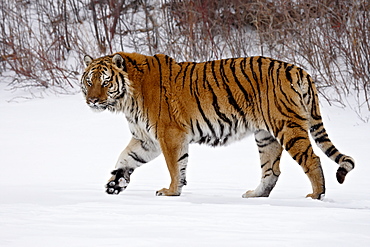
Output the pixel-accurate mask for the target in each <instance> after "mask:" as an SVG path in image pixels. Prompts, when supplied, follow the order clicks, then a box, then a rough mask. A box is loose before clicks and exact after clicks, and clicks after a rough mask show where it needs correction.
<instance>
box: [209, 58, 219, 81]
mask: <svg viewBox="0 0 370 247" xmlns="http://www.w3.org/2000/svg"><path fill="white" fill-rule="evenodd" d="M211 65H212V66H211V68H212V75H213V79H214V81H215V82H216V85H217V87H220V84H219V83H218V81H217V76H216V72H215V61H212V62H211Z"/></svg>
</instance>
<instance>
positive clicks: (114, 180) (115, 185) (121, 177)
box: [105, 168, 133, 195]
mask: <svg viewBox="0 0 370 247" xmlns="http://www.w3.org/2000/svg"><path fill="white" fill-rule="evenodd" d="M132 172H133V169H128V170H124V169H122V168H119V169H117V170H114V171H112V175H113V176H112V177H111V178H110V179H109V181H108V183H107V184H106V186H105V187H106V188H107V189H106V192H107V193H108V194H115V195H117V194H119V193H120V192H121V191H123V190H125V189H126V188H127V186H128V184H129V183H130V175H131V174H132Z"/></svg>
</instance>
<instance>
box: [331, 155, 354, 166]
mask: <svg viewBox="0 0 370 247" xmlns="http://www.w3.org/2000/svg"><path fill="white" fill-rule="evenodd" d="M343 156H344V155H343V154H338V155H337V157H335V163H337V164H339V160H340V158H342V157H343ZM351 161H352V160H351Z"/></svg>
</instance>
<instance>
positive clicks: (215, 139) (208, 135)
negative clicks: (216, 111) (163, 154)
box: [190, 120, 254, 147]
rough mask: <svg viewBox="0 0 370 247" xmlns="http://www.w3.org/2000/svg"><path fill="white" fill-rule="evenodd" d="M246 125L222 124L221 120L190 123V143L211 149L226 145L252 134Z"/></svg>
mask: <svg viewBox="0 0 370 247" xmlns="http://www.w3.org/2000/svg"><path fill="white" fill-rule="evenodd" d="M253 131H254V130H253V128H250V127H249V125H248V123H245V122H242V121H238V120H234V121H233V122H229V123H223V122H222V121H221V120H217V121H215V122H212V123H211V122H208V123H206V122H203V123H200V121H195V122H191V132H190V133H191V138H190V140H191V141H190V143H198V144H206V145H210V146H213V147H216V146H224V145H228V144H230V143H232V142H234V141H238V140H240V139H243V138H244V137H246V136H248V135H250V134H252V133H253Z"/></svg>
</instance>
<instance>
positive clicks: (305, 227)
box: [0, 83, 370, 247]
mask: <svg viewBox="0 0 370 247" xmlns="http://www.w3.org/2000/svg"><path fill="white" fill-rule="evenodd" d="M19 96H22V92H21V91H20V90H19V91H17V92H16V93H12V92H10V91H7V90H6V85H5V84H4V83H0V134H1V139H0V140H1V141H0V169H1V170H0V186H1V189H0V246H11V247H15V246H22V247H24V246H53V247H58V246H63V247H64V246H69V247H74V246H161V247H166V246H171V247H172V246H213V247H215V246H268V245H270V246H329V247H330V246H370V234H369V233H370V193H369V192H370V179H368V176H369V173H370V166H369V165H368V158H367V152H369V141H368V140H369V139H370V132H369V123H367V124H366V123H363V122H361V120H360V119H359V118H358V117H357V116H356V114H355V113H354V112H353V111H350V110H346V109H340V108H335V107H330V106H328V105H327V104H326V103H325V102H322V112H323V117H324V124H325V126H326V129H327V130H328V132H329V135H330V137H331V139H332V140H333V142H334V143H335V144H336V146H337V147H338V148H339V149H340V150H341V151H342V152H344V153H345V154H348V155H351V156H352V157H354V158H355V160H356V167H355V170H353V171H352V172H351V173H349V174H348V176H347V178H346V181H345V182H344V184H343V185H340V184H338V183H337V182H336V179H335V172H336V169H337V165H336V164H335V163H334V162H332V161H331V160H330V159H329V158H327V157H326V156H325V155H324V154H323V153H322V152H321V151H319V150H318V149H315V150H316V153H317V154H318V155H320V157H321V161H322V164H323V169H324V173H325V176H326V177H325V178H326V189H327V193H326V197H325V199H324V200H323V201H317V200H312V199H307V198H305V195H306V194H307V193H309V192H311V188H310V183H309V181H308V178H307V177H306V175H305V174H304V173H303V171H302V169H301V168H300V167H299V166H298V165H297V164H296V163H295V162H294V161H293V160H292V159H291V158H290V157H289V155H288V154H287V153H284V154H283V157H282V164H281V170H282V175H281V176H280V179H279V181H278V183H277V185H276V187H275V189H274V190H273V192H272V193H271V196H270V197H269V198H250V199H243V198H242V197H241V195H242V194H243V193H244V192H245V191H246V190H249V189H254V188H255V187H256V186H257V185H258V183H259V179H260V168H259V167H260V165H259V158H258V151H257V148H256V145H255V143H254V138H253V137H247V138H246V139H244V140H242V141H240V142H238V143H235V144H232V145H229V146H227V147H221V148H210V147H206V146H199V145H192V146H191V148H190V152H189V154H190V156H189V166H188V172H187V180H188V185H187V186H185V187H184V188H183V194H182V195H181V196H180V197H156V196H155V191H156V190H158V189H161V188H162V187H167V186H168V185H169V174H168V171H167V168H166V165H165V163H164V159H163V157H162V156H160V157H159V158H157V159H156V160H154V161H152V162H150V163H149V164H145V165H144V166H143V167H141V168H139V169H137V170H136V171H135V173H134V174H133V175H132V177H131V183H130V185H129V186H128V188H127V189H126V190H125V191H124V192H122V193H121V194H119V195H107V194H106V193H105V192H104V185H105V183H106V181H107V180H108V178H109V177H110V171H111V170H113V168H114V165H115V162H116V159H117V158H118V156H119V154H120V152H121V151H122V150H123V148H124V147H125V145H126V144H127V143H128V141H129V139H130V133H129V130H128V127H127V123H126V121H125V119H124V117H123V116H122V115H120V114H111V113H109V112H103V113H94V112H92V111H91V110H90V109H89V108H88V107H87V106H86V104H85V102H84V100H83V97H82V95H59V96H56V95H46V96H44V98H36V99H32V100H24V99H23V98H21V97H19Z"/></svg>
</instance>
